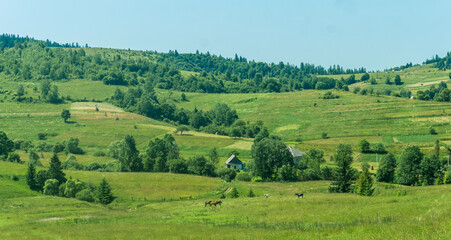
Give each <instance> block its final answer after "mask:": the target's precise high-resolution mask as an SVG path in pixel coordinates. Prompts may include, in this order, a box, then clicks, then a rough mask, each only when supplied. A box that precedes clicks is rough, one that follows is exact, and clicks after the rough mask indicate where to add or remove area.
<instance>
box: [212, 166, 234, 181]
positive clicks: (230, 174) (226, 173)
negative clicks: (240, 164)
mask: <svg viewBox="0 0 451 240" xmlns="http://www.w3.org/2000/svg"><path fill="white" fill-rule="evenodd" d="M216 174H217V175H218V176H219V177H220V178H221V179H222V180H224V181H226V182H231V181H232V180H233V179H235V177H236V171H235V170H233V169H230V168H225V167H222V168H220V169H218V170H217V172H216Z"/></svg>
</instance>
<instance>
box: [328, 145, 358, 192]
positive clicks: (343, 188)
mask: <svg viewBox="0 0 451 240" xmlns="http://www.w3.org/2000/svg"><path fill="white" fill-rule="evenodd" d="M334 159H335V162H336V163H337V168H336V172H335V181H333V182H332V183H331V185H330V186H329V192H338V193H346V192H349V191H350V190H351V184H352V177H353V172H352V167H351V163H352V148H351V145H349V144H339V145H338V147H337V153H335V157H334Z"/></svg>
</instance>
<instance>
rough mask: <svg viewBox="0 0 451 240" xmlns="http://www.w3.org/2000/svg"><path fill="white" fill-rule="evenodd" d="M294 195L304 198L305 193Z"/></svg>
mask: <svg viewBox="0 0 451 240" xmlns="http://www.w3.org/2000/svg"><path fill="white" fill-rule="evenodd" d="M294 195H296V196H298V198H299V197H302V198H304V194H303V193H295V194H294Z"/></svg>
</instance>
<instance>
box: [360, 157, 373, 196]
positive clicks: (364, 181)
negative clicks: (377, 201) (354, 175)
mask: <svg viewBox="0 0 451 240" xmlns="http://www.w3.org/2000/svg"><path fill="white" fill-rule="evenodd" d="M369 169H370V166H369V165H368V163H364V164H362V173H361V174H360V176H359V179H357V182H356V192H357V194H360V195H362V196H372V195H373V192H374V188H373V177H372V176H371V174H370V171H369Z"/></svg>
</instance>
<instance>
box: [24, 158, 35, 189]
mask: <svg viewBox="0 0 451 240" xmlns="http://www.w3.org/2000/svg"><path fill="white" fill-rule="evenodd" d="M26 180H27V184H28V186H29V187H30V189H31V190H36V168H35V167H34V165H33V164H29V165H28V170H27V176H26Z"/></svg>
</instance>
